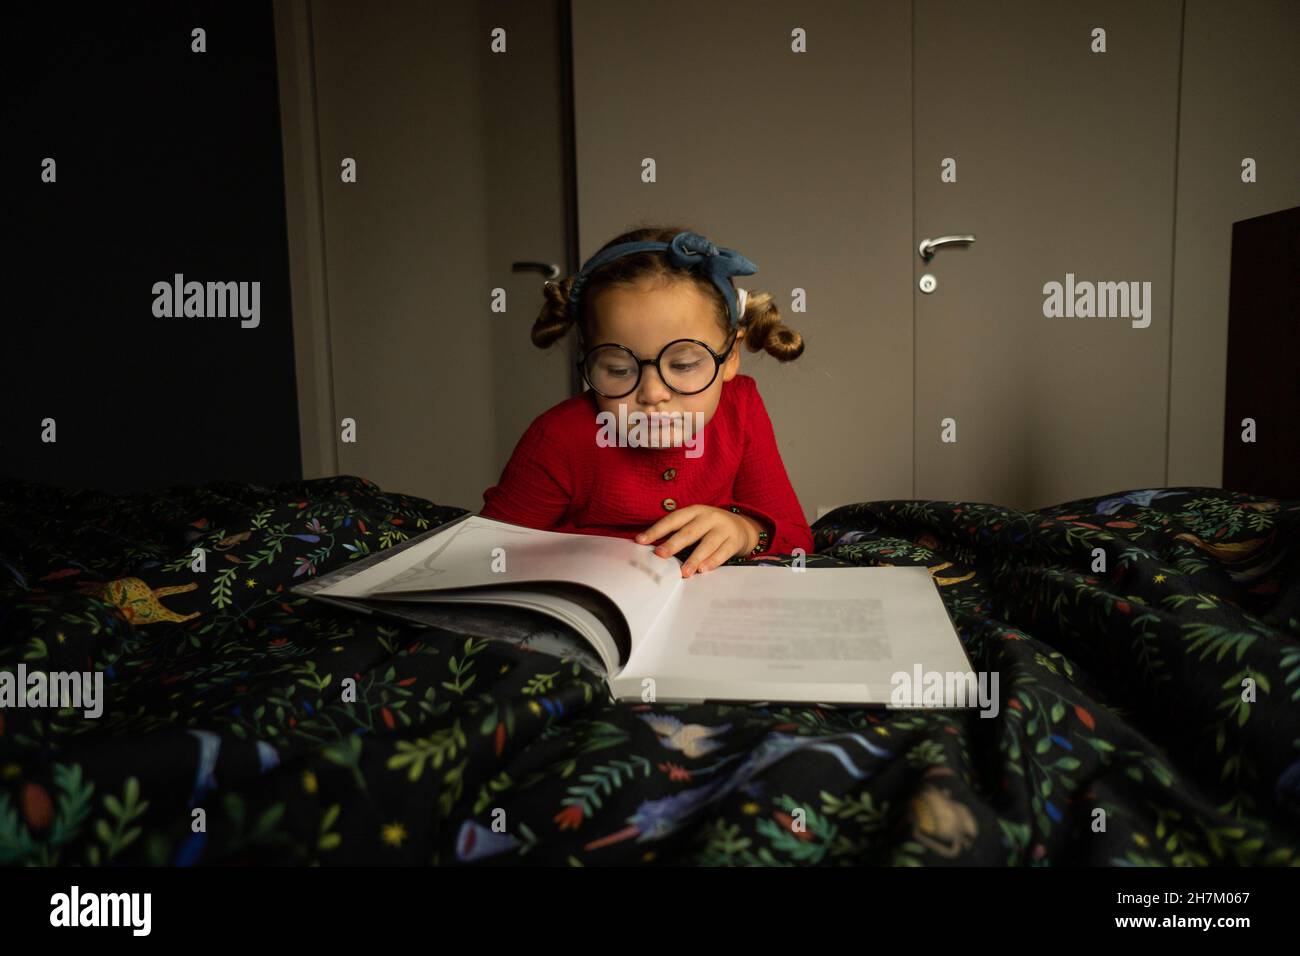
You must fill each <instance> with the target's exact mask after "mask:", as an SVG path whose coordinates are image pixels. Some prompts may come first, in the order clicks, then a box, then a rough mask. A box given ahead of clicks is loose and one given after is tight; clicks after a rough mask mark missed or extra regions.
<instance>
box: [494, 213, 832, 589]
mask: <svg viewBox="0 0 1300 956" xmlns="http://www.w3.org/2000/svg"><path fill="white" fill-rule="evenodd" d="M757 271H758V267H757V266H755V265H754V263H752V262H750V261H749V260H748V259H746V258H745V257H744V256H742V255H740V254H739V253H737V252H735V251H733V250H731V249H726V248H723V247H720V246H716V245H714V244H713V243H712V242H710V241H709V240H708V239H706V238H704V237H703V236H701V235H699V234H698V233H695V232H691V231H688V230H682V229H672V228H646V229H638V230H635V231H633V232H628V233H625V234H623V235H621V236H618V237H616V238H615V239H612V240H611V241H610V242H608V243H606V244H605V245H604V246H603V247H602V248H601V250H600V251H599V252H597V253H596V255H594V256H593V257H592V258H591V259H589V260H587V262H586V264H585V265H584V266H583V267H582V269H581V270H580V271H579V273H578V274H577V275H576V276H571V277H569V278H568V279H565V280H564V281H563V282H559V283H556V282H548V283H546V285H545V286H544V287H543V290H544V294H545V297H546V302H545V304H544V305H543V306H542V310H541V312H540V314H539V315H538V317H537V320H536V322H535V323H534V324H533V330H532V339H533V343H534V344H535V345H537V346H538V347H539V348H546V347H548V346H550V345H552V344H553V343H555V342H556V341H558V340H559V339H560V338H562V337H563V336H564V334H565V333H566V332H568V330H569V328H570V327H571V326H572V327H575V328H576V329H577V332H578V336H579V352H580V354H581V355H582V359H581V360H580V362H579V369H580V371H581V373H582V376H583V379H584V381H585V382H586V383H587V385H588V386H589V389H590V390H589V391H585V392H583V393H582V394H581V395H575V396H574V397H572V398H569V399H566V400H565V401H563V402H560V403H559V404H558V405H556V406H554V407H552V408H550V409H548V410H547V411H545V412H543V413H542V414H541V415H539V416H538V417H537V418H536V419H534V421H533V423H532V424H531V425H530V426H529V427H528V430H527V431H526V432H524V435H523V437H522V438H520V439H519V443H518V444H517V445H516V446H515V450H514V454H513V455H511V457H510V461H509V462H508V463H507V464H506V467H505V471H504V472H502V474H501V479H500V482H499V483H498V484H497V485H495V486H493V487H492V488H489V489H488V490H487V491H485V492H484V493H483V500H484V507H483V510H482V512H481V514H482V515H483V516H484V517H487V518H496V519H498V520H501V521H508V522H511V523H513V524H520V525H525V526H527V527H531V528H540V529H542V530H546V531H566V532H572V533H580V534H601V535H613V536H618V537H625V538H632V539H634V540H636V541H638V542H641V543H644V544H652V543H656V542H661V543H659V544H658V546H657V547H656V548H655V552H654V553H655V554H657V555H659V556H660V557H664V558H667V557H668V556H669V555H674V554H677V553H678V552H682V551H683V549H687V548H692V549H693V550H692V552H691V553H690V555H689V558H687V557H686V554H685V552H683V554H682V558H683V559H684V564H683V567H682V577H690V576H691V575H692V574H694V573H695V572H696V571H697V570H698V571H701V572H707V571H711V570H712V569H713V568H716V567H718V566H719V565H720V564H722V563H723V562H725V561H727V560H729V559H730V558H733V557H735V556H736V555H750V554H754V555H758V554H769V553H770V554H789V553H791V552H792V551H793V550H794V549H795V548H802V549H803V550H804V552H805V553H809V552H811V551H812V532H811V531H810V529H809V527H808V522H807V521H806V520H805V518H804V516H803V509H802V508H801V507H800V505H799V500H798V498H796V497H795V493H794V489H793V488H792V487H791V486H790V479H789V477H788V476H787V475H786V472H785V465H784V464H783V463H782V461H781V455H780V453H779V452H778V450H777V447H776V436H775V435H774V434H773V432H772V422H771V420H770V419H769V418H768V415H767V409H766V408H765V407H764V406H763V400H762V398H760V397H759V394H758V389H757V387H756V385H755V382H754V380H753V379H752V378H750V377H749V376H747V375H740V374H739V370H740V350H739V348H738V347H737V346H738V345H740V344H742V343H743V344H744V345H745V346H746V347H747V348H748V349H749V350H750V351H751V352H756V351H758V350H759V349H760V348H762V349H765V350H766V351H767V353H768V354H769V355H771V356H773V357H775V358H776V359H777V360H778V361H782V362H789V361H792V360H794V359H796V358H798V357H799V355H800V354H802V352H803V339H802V338H801V337H800V335H799V333H798V332H796V331H794V330H793V329H790V328H788V327H787V326H785V325H783V324H782V323H781V321H780V316H779V313H778V312H777V308H776V305H775V304H774V303H773V302H772V297H771V296H770V295H769V294H767V293H766V292H762V293H757V294H755V295H749V294H747V292H746V291H745V290H743V289H742V290H739V292H738V291H737V289H736V287H735V286H734V285H733V282H732V277H733V276H742V275H752V274H753V273H755V272H757ZM620 406H623V407H622V408H621V409H620ZM638 415H640V416H641V417H642V421H643V422H644V421H649V422H650V423H651V424H652V425H658V426H660V427H658V428H654V427H652V428H650V429H649V433H650V434H651V435H652V436H654V435H656V434H657V435H658V436H659V439H658V440H657V441H656V440H655V438H654V437H650V438H649V439H647V438H646V437H645V431H646V430H645V429H643V430H642V431H641V432H638V431H637V430H636V429H635V428H634V429H632V430H630V431H627V430H624V431H622V432H621V433H620V438H622V439H625V440H620V441H618V442H617V443H611V442H610V441H609V440H607V439H608V437H609V428H608V426H609V423H611V422H613V421H635V419H636V418H637V416H638ZM598 416H599V417H598ZM620 416H621V418H620ZM697 425H698V426H699V428H700V429H702V430H698V429H696V427H695V426H697Z"/></svg>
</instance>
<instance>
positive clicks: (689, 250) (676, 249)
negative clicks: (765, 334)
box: [569, 232, 758, 329]
mask: <svg viewBox="0 0 1300 956" xmlns="http://www.w3.org/2000/svg"><path fill="white" fill-rule="evenodd" d="M651 250H657V251H665V252H667V253H668V258H669V259H670V260H671V261H672V263H673V264H674V265H678V266H685V267H686V268H688V269H693V270H695V271H696V272H698V273H700V274H701V275H703V276H706V277H707V278H708V279H709V280H710V281H711V282H712V283H713V284H714V285H715V286H717V287H718V291H719V292H721V293H722V297H723V298H724V299H725V300H726V302H727V310H728V314H729V315H730V316H731V327H732V328H733V329H734V328H735V327H736V326H737V325H738V324H739V323H740V317H741V316H742V315H743V314H744V312H745V299H746V295H745V290H744V289H741V290H739V295H738V294H737V290H736V288H735V286H733V285H732V283H731V279H732V277H733V276H752V275H753V274H754V273H755V272H757V271H758V266H756V265H754V263H752V262H750V261H749V260H748V259H746V258H745V257H744V256H742V255H741V254H740V253H739V252H737V251H736V250H735V249H727V248H725V247H723V246H719V245H716V244H714V243H713V242H712V241H710V240H709V239H706V238H705V237H704V236H701V235H700V234H699V233H698V232H679V233H677V235H675V236H673V240H672V242H624V243H620V244H619V245H617V246H611V247H610V248H608V249H606V250H604V251H603V252H598V253H596V255H594V256H592V257H591V258H590V259H588V260H587V261H586V262H585V263H583V266H582V268H581V269H580V270H579V271H578V275H577V278H575V279H574V280H573V285H572V286H571V287H570V289H569V312H570V314H571V315H572V316H573V317H574V319H575V320H576V319H577V316H578V297H579V295H580V294H581V292H582V287H583V285H585V284H586V281H587V276H589V275H590V274H591V273H592V272H593V271H595V270H596V269H599V268H600V267H601V266H603V265H605V264H606V263H607V262H612V261H613V260H615V259H618V258H620V257H622V256H626V255H630V254H631V253H633V252H645V251H651Z"/></svg>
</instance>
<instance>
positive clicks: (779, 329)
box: [532, 226, 803, 362]
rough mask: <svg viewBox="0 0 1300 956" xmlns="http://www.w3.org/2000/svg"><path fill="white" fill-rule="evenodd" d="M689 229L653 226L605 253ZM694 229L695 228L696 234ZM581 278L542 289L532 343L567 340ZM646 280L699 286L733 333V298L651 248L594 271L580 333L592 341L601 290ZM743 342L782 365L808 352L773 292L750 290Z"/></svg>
mask: <svg viewBox="0 0 1300 956" xmlns="http://www.w3.org/2000/svg"><path fill="white" fill-rule="evenodd" d="M687 228H688V227H684V226H648V227H645V228H641V229H634V230H632V231H631V232H625V233H623V234H622V235H621V236H615V237H614V238H613V239H611V240H610V241H609V242H607V243H605V244H604V245H603V246H601V247H600V250H598V251H604V250H605V249H608V248H610V247H611V246H617V245H619V244H621V243H624V242H671V241H672V238H673V236H675V235H677V233H679V232H682V231H684V230H686V229H687ZM691 231H693V230H691ZM574 278H576V277H575V276H569V277H568V278H565V279H562V280H558V281H556V280H552V281H550V282H547V283H546V284H545V285H543V286H542V294H543V296H544V297H545V301H544V302H543V303H542V308H541V311H539V312H538V313H537V320H536V321H535V322H533V330H532V339H533V344H534V345H536V346H537V347H538V348H542V349H544V348H547V347H549V346H551V345H553V344H554V343H556V342H558V341H559V340H560V339H562V338H563V337H564V335H565V333H566V332H568V331H569V328H570V327H571V326H573V325H574V316H573V315H571V314H570V311H569V291H570V290H571V289H572V288H573V280H574ZM645 279H651V280H654V279H660V280H666V281H681V282H693V283H695V285H696V288H698V289H699V290H700V291H701V292H703V293H704V294H705V295H707V296H709V297H710V299H711V300H712V302H713V303H714V315H715V316H716V317H717V320H718V324H719V326H720V327H721V328H722V330H723V331H724V332H729V331H731V322H730V315H729V313H728V308H727V300H726V299H725V298H724V297H723V295H722V293H721V292H720V291H718V288H717V286H715V285H714V284H713V283H712V282H710V281H709V280H708V279H707V278H705V277H703V276H701V275H699V274H698V273H696V272H694V271H693V270H691V269H689V268H687V267H685V266H677V265H674V264H673V263H672V262H671V261H670V260H669V259H668V256H667V255H666V254H665V253H664V252H662V251H653V250H647V251H644V252H633V253H631V254H629V255H626V256H620V257H619V258H617V259H615V260H613V261H612V262H607V263H605V265H603V266H601V267H600V268H598V269H596V270H595V271H593V272H591V273H590V274H589V275H588V276H587V280H586V282H585V283H583V287H582V295H581V296H579V297H578V312H579V315H578V317H577V322H578V332H579V334H580V335H581V336H582V338H583V339H584V340H589V339H590V335H589V333H590V330H591V326H590V317H591V313H590V312H589V311H588V306H589V303H590V302H591V301H592V299H593V298H594V296H595V295H596V293H597V292H599V291H600V290H601V289H606V288H609V287H611V286H617V285H633V284H635V283H638V282H640V281H642V280H645ZM740 336H741V338H740V341H742V342H743V343H744V345H745V347H746V348H748V349H749V350H750V351H751V352H757V351H758V350H759V349H763V350H764V351H766V352H767V354H768V355H770V356H772V357H773V358H775V359H776V360H777V361H779V362H791V361H794V360H795V359H797V358H798V357H799V356H800V355H802V354H803V336H801V335H800V334H799V333H798V332H796V331H795V330H794V329H792V328H790V327H789V326H788V325H785V324H784V323H783V322H782V321H781V313H780V311H779V310H778V309H777V307H776V303H775V302H774V301H773V300H772V296H771V294H770V293H767V292H749V293H748V295H747V299H746V302H745V314H744V315H742V316H741V317H740Z"/></svg>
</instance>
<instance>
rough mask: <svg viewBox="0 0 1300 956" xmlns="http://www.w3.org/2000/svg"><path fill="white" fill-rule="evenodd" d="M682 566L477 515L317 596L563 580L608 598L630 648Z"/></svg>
mask: <svg viewBox="0 0 1300 956" xmlns="http://www.w3.org/2000/svg"><path fill="white" fill-rule="evenodd" d="M681 566H682V565H681V561H679V560H678V559H677V558H676V557H668V558H661V557H658V556H657V555H655V554H654V547H653V546H652V545H649V544H637V543H636V542H635V541H631V540H629V539H627V538H613V537H605V536H602V535H585V534H564V533H561V532H558V531H538V530H536V529H534V528H524V527H521V526H519V525H512V524H508V523H506V522H504V521H495V520H493V519H491V518H484V517H482V516H481V515H472V516H470V517H469V518H466V519H465V520H464V521H461V522H459V523H457V524H455V525H452V526H451V527H450V528H448V529H446V530H445V531H443V532H442V533H440V534H436V535H433V536H431V537H430V538H429V539H428V541H425V542H421V543H420V544H419V545H416V546H414V547H411V548H409V549H407V550H406V551H404V552H402V553H401V554H399V555H395V556H394V559H393V560H392V561H391V562H389V561H384V562H380V563H379V564H376V565H374V566H373V567H369V568H366V569H365V570H364V571H362V572H360V573H359V574H356V575H354V576H352V577H349V578H347V579H345V580H343V581H341V582H339V583H338V584H334V585H331V586H330V587H327V588H325V589H322V590H321V591H319V592H318V593H319V594H321V595H323V596H331V597H352V598H380V597H384V598H392V597H395V596H397V595H402V594H412V593H418V592H436V591H440V590H444V589H451V588H466V587H482V586H485V585H497V586H499V585H504V584H510V585H521V584H526V583H527V582H530V581H534V582H540V581H564V582H569V583H571V584H580V585H586V586H587V587H591V588H594V589H596V590H597V591H599V592H601V593H602V594H605V595H607V596H608V597H609V598H610V599H611V600H612V601H613V602H614V604H616V605H617V606H618V608H619V609H620V610H621V611H622V613H623V616H624V618H626V620H627V625H628V630H629V632H630V634H631V639H632V644H633V648H634V649H635V644H636V642H637V639H638V637H640V636H643V635H645V634H647V633H648V632H649V631H650V629H651V627H652V626H653V625H654V622H655V619H656V618H657V617H658V616H659V613H660V612H661V611H662V610H663V608H664V606H665V605H666V604H667V602H668V599H669V597H670V596H671V595H672V593H673V591H674V590H675V589H676V588H677V587H678V586H679V585H680V584H681V583H682V577H681Z"/></svg>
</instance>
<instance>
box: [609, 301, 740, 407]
mask: <svg viewBox="0 0 1300 956" xmlns="http://www.w3.org/2000/svg"><path fill="white" fill-rule="evenodd" d="M591 305H592V319H591V324H592V329H591V333H592V339H591V341H590V342H588V343H587V346H586V347H587V348H588V349H592V348H595V347H596V346H597V345H610V344H613V345H623V346H626V347H627V348H629V349H631V350H632V351H633V352H634V353H636V356H637V358H642V359H653V358H655V357H656V356H657V355H658V354H659V352H660V350H661V349H662V348H663V347H664V346H665V345H667V344H668V343H669V342H672V341H674V340H675V339H698V340H699V341H701V342H703V343H705V344H706V345H708V347H709V348H711V349H713V351H714V352H715V353H717V354H718V355H721V354H722V353H723V352H724V351H725V350H726V348H727V345H728V341H729V333H727V332H724V331H723V329H722V328H721V327H720V326H719V324H718V320H717V318H716V316H715V314H714V311H713V310H714V305H713V303H712V302H711V301H710V300H709V299H708V298H707V297H706V296H705V295H704V293H702V292H701V291H700V290H699V289H697V288H696V287H695V285H694V283H691V282H683V281H680V280H678V281H668V282H666V283H664V282H661V283H659V284H650V283H642V284H641V285H639V286H636V287H626V286H614V287H611V288H607V289H603V290H601V291H600V292H599V293H597V295H596V296H595V297H594V299H593V300H592V303H591ZM667 361H668V358H667V356H665V357H664V362H665V364H666V363H667ZM739 370H740V344H739V342H737V343H736V344H735V345H734V346H733V347H732V349H731V354H730V355H728V356H727V358H726V359H725V360H724V361H723V363H722V366H721V367H720V368H719V369H718V377H717V378H716V379H714V380H713V384H712V385H710V386H709V387H708V388H706V389H705V390H704V391H702V392H700V393H698V394H696V395H680V394H678V393H677V392H674V391H673V390H672V389H670V388H669V387H668V386H667V385H665V384H664V381H663V379H662V378H660V377H659V373H658V372H657V371H656V370H655V367H654V366H653V365H647V366H645V367H644V368H643V369H642V371H641V381H640V383H639V384H638V385H637V387H636V388H635V389H634V390H633V391H632V392H631V394H629V395H624V396H623V397H622V398H605V397H604V396H603V395H595V394H593V395H592V397H593V398H594V399H595V401H596V405H597V406H598V407H599V409H600V410H601V411H602V412H611V413H612V414H613V415H615V416H617V415H618V407H619V406H620V405H626V406H627V410H628V412H629V413H631V412H638V411H639V412H644V413H646V414H653V413H655V412H682V413H689V414H690V415H691V421H692V423H694V422H696V421H703V423H704V424H705V425H707V424H708V422H709V419H711V418H712V417H713V413H714V412H715V411H717V408H718V401H719V400H720V399H721V398H722V383H723V382H729V381H731V379H732V378H733V377H734V376H735V375H736V373H737V372H738V371H739ZM696 412H702V413H703V415H704V417H703V419H697V418H696V416H695V413H696Z"/></svg>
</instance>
